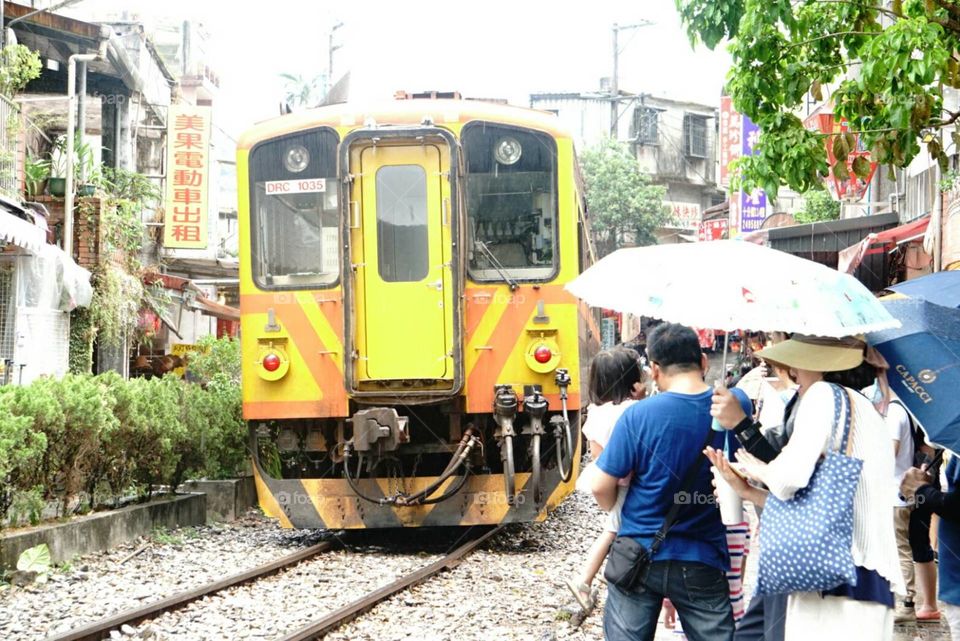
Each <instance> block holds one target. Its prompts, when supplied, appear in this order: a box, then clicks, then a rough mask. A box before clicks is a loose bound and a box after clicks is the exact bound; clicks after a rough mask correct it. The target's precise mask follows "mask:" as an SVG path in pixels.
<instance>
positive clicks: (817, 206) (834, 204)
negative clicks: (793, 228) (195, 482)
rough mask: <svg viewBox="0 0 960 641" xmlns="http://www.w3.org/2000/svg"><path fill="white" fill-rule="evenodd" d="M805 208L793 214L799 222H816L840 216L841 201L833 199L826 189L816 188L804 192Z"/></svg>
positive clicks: (835, 218)
mask: <svg viewBox="0 0 960 641" xmlns="http://www.w3.org/2000/svg"><path fill="white" fill-rule="evenodd" d="M803 202H804V205H803V209H802V210H800V211H798V212H797V213H795V214H794V215H793V217H794V219H795V220H796V221H797V222H798V223H816V222H819V221H822V220H837V219H838V218H840V202H839V201H837V200H834V199H833V196H831V195H830V192H828V191H827V190H825V189H816V190H813V191H808V192H807V193H805V194H803Z"/></svg>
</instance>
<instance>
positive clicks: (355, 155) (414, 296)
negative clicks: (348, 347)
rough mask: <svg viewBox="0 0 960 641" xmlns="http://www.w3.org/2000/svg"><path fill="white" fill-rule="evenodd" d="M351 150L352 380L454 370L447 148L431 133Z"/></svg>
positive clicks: (412, 378)
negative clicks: (413, 141)
mask: <svg viewBox="0 0 960 641" xmlns="http://www.w3.org/2000/svg"><path fill="white" fill-rule="evenodd" d="M351 151H352V153H351V154H350V156H351V174H353V176H354V181H353V188H352V198H351V199H352V200H353V201H354V202H352V203H351V208H352V210H351V212H350V215H351V216H352V217H353V218H354V220H353V221H351V228H352V233H351V236H352V238H351V245H352V247H353V252H354V257H355V258H357V257H358V256H357V255H358V253H359V260H357V261H356V263H355V265H356V266H357V267H356V268H355V273H356V277H355V283H356V289H355V291H354V309H355V314H356V316H355V319H356V320H355V332H356V334H355V338H356V353H355V358H356V362H355V366H354V378H355V382H356V383H358V384H363V383H364V382H371V381H395V382H399V381H404V382H405V384H406V385H407V386H412V387H414V388H416V387H420V386H430V387H432V386H435V385H436V384H437V383H439V382H442V381H444V380H446V379H453V378H454V361H453V352H454V332H453V323H454V307H455V305H454V300H453V287H452V273H453V272H452V270H451V264H452V261H451V256H452V242H451V220H450V218H451V214H450V182H449V175H448V173H447V171H446V168H447V167H449V156H448V151H447V149H446V148H445V147H443V146H440V145H438V144H431V143H423V144H417V145H415V146H413V145H411V146H406V145H382V144H381V145H377V144H368V145H364V146H360V147H358V148H355V149H353V150H351ZM418 381H419V382H420V384H418Z"/></svg>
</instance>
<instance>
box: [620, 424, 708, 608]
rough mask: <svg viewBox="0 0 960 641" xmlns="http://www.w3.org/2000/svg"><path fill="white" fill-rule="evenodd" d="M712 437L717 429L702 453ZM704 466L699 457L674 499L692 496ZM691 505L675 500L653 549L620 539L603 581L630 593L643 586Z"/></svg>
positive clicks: (653, 543)
mask: <svg viewBox="0 0 960 641" xmlns="http://www.w3.org/2000/svg"><path fill="white" fill-rule="evenodd" d="M712 436H713V428H708V429H707V438H706V439H704V441H703V447H701V448H700V450H703V449H704V448H706V447H707V445H708V444H709V443H710V439H711V437H712ZM700 463H701V459H700V454H699V453H698V454H697V458H695V459H694V461H693V463H691V464H690V467H688V468H687V471H686V473H685V474H684V476H683V479H682V480H681V481H680V489H679V490H678V491H677V493H676V494H674V496H677V494H689V493H690V486H692V485H693V480H694V478H695V477H696V475H697V470H699V469H700ZM687 503H689V501H688V502H681V501H677V500H674V502H673V505H671V506H670V510H669V511H668V512H667V516H666V518H664V520H663V525H661V526H660V530H658V531H657V533H656V534H655V535H654V536H653V541H652V542H651V543H650V549H647V547H646V546H645V545H643V544H641V543H638V542H637V541H636V539H634V538H632V537H629V536H618V537H617V538H615V539H614V540H613V543H611V544H610V551H609V552H608V553H607V565H606V567H604V570H603V578H605V579H606V580H607V582H609V583H612V584H613V585H615V586H617V587H618V588H620V589H621V590H624V591H626V592H629V591H631V590H634V589H636V588H637V587H638V586H639V585H640V584H641V583H643V580H644V579H645V578H646V576H647V569H648V568H649V567H650V563H651V561H652V560H653V557H654V555H656V553H657V550H659V549H660V544H661V543H663V540H664V539H665V538H667V532H668V531H669V530H670V528H671V527H673V524H674V523H676V521H677V517H678V516H679V515H680V510H681V509H682V508H683V506H684V505H686V504H687Z"/></svg>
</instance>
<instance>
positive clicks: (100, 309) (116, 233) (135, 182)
mask: <svg viewBox="0 0 960 641" xmlns="http://www.w3.org/2000/svg"><path fill="white" fill-rule="evenodd" d="M97 175H98V178H97V185H98V188H99V189H100V190H101V200H102V203H101V207H100V208H99V209H97V208H95V207H94V205H93V203H92V202H90V201H81V203H80V205H79V217H78V219H79V224H80V225H83V226H84V229H85V230H86V232H87V233H86V234H85V237H86V239H87V242H88V243H91V244H95V243H96V242H97V240H98V239H99V241H100V246H99V247H90V248H89V249H90V251H91V253H96V252H99V257H100V262H99V264H98V265H97V266H96V267H95V268H94V269H93V270H92V272H93V290H94V291H93V301H92V303H91V305H90V308H89V311H86V312H80V311H74V315H73V319H72V320H74V321H77V320H79V321H80V327H79V328H78V330H77V331H73V324H72V323H71V338H70V365H71V368H70V371H72V372H75V373H83V372H88V373H89V372H91V371H92V370H91V369H90V368H89V367H87V365H88V364H89V365H91V366H92V361H91V360H90V359H89V358H88V357H87V356H88V355H89V354H91V353H92V350H93V342H94V340H99V341H101V342H102V343H103V344H104V345H109V346H111V347H119V346H121V345H123V344H124V342H125V341H131V342H132V341H133V340H134V339H135V338H136V331H137V326H138V324H137V320H138V318H139V314H140V310H141V309H144V308H148V307H157V306H158V303H157V301H158V294H157V292H156V291H151V289H150V288H148V287H144V285H143V271H144V270H143V265H142V263H141V260H140V254H141V250H142V249H143V234H144V232H143V229H144V228H143V212H144V211H145V210H150V209H153V208H156V207H157V205H158V204H159V202H160V190H159V188H158V187H157V186H156V185H155V184H154V183H152V182H151V181H150V179H149V178H146V177H145V176H142V175H141V174H138V173H136V172H132V171H126V170H124V169H114V168H104V169H103V170H102V171H98V172H97ZM161 298H162V297H161ZM161 302H162V301H161ZM84 367H86V369H82V368H84Z"/></svg>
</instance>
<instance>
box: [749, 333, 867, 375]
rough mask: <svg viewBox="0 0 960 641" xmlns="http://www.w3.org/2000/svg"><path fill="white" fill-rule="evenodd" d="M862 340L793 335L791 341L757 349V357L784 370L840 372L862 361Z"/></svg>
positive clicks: (864, 344) (863, 345)
mask: <svg viewBox="0 0 960 641" xmlns="http://www.w3.org/2000/svg"><path fill="white" fill-rule="evenodd" d="M865 347H866V343H865V342H864V340H863V339H862V337H854V336H847V337H845V338H827V337H824V336H804V335H803V334H794V335H793V337H792V338H790V339H788V340H785V341H783V342H780V343H777V344H776V345H772V346H770V347H767V348H766V349H763V350H760V351H759V352H757V353H756V355H757V356H759V357H760V358H762V359H764V360H765V361H772V362H774V363H779V364H781V365H785V366H787V367H793V368H796V369H804V370H808V371H811V372H842V371H844V370H848V369H853V368H854V367H856V366H858V365H860V364H861V363H862V362H863V357H864V348H865Z"/></svg>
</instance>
